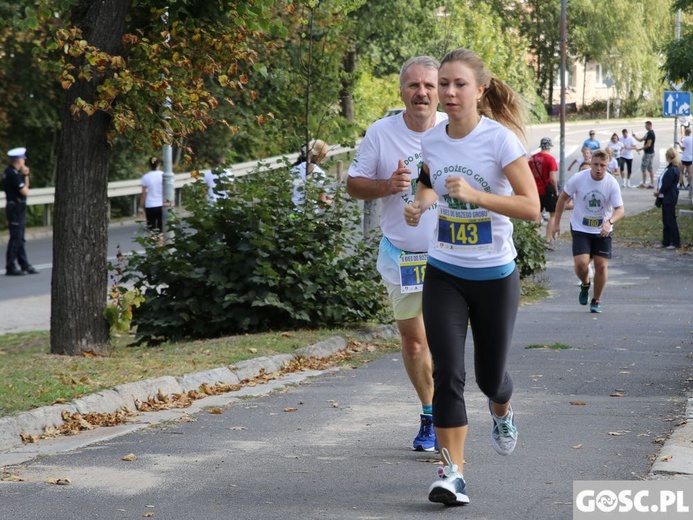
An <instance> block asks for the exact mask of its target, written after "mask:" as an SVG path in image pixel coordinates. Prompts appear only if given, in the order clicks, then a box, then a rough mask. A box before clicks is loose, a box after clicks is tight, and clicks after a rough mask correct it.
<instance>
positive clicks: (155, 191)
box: [140, 170, 164, 208]
mask: <svg viewBox="0 0 693 520" xmlns="http://www.w3.org/2000/svg"><path fill="white" fill-rule="evenodd" d="M140 185H141V186H144V187H145V188H147V194H146V195H145V197H144V207H145V208H159V207H161V206H163V205H164V172H162V171H161V170H152V171H149V172H147V173H145V174H144V175H143V176H142V180H141V181H140Z"/></svg>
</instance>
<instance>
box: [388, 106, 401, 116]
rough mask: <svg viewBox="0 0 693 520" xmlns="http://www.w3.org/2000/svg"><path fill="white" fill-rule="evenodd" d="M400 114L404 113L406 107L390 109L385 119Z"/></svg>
mask: <svg viewBox="0 0 693 520" xmlns="http://www.w3.org/2000/svg"><path fill="white" fill-rule="evenodd" d="M400 112H404V107H398V108H389V109H388V110H386V111H385V115H384V116H383V117H390V116H396V115H397V114H399V113H400Z"/></svg>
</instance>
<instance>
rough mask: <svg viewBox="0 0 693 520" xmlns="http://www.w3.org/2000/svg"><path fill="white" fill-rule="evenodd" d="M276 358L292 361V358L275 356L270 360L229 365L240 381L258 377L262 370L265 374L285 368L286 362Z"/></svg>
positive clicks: (252, 360) (255, 360) (260, 359)
mask: <svg viewBox="0 0 693 520" xmlns="http://www.w3.org/2000/svg"><path fill="white" fill-rule="evenodd" d="M275 358H281V359H287V360H288V359H291V358H292V356H290V355H288V354H287V355H286V356H273V358H269V357H266V356H263V357H259V358H255V359H248V360H246V361H241V362H240V363H238V364H236V365H229V370H231V371H232V372H233V373H235V374H236V376H237V377H238V379H239V380H241V381H242V380H243V379H250V378H253V377H255V376H257V375H258V374H259V373H260V371H261V370H263V369H264V371H265V372H268V373H269V372H275V371H277V370H279V369H280V368H282V367H283V365H284V361H281V362H280V361H279V360H278V359H275Z"/></svg>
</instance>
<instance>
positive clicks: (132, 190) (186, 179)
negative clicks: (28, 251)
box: [0, 143, 358, 226]
mask: <svg viewBox="0 0 693 520" xmlns="http://www.w3.org/2000/svg"><path fill="white" fill-rule="evenodd" d="M357 144H358V143H357ZM355 150H356V148H355V147H347V146H335V147H333V148H331V149H330V151H329V152H328V154H327V156H328V157H333V156H335V155H342V154H351V153H352V152H354V151H355ZM296 159H298V153H291V154H287V155H278V156H276V157H268V158H266V159H260V160H257V161H247V162H242V163H238V164H233V165H231V166H229V167H228V168H229V169H230V170H231V173H232V174H233V176H234V177H242V176H244V175H248V174H249V173H251V172H253V171H255V170H257V169H258V168H266V169H269V170H275V169H278V168H280V167H281V166H284V165H285V164H286V163H287V161H288V162H289V164H293V162H294V161H296ZM208 171H210V170H209V169H207V170H199V173H200V177H203V176H204V174H205V173H206V172H208ZM340 173H341V172H338V175H339V174H340ZM194 181H195V178H194V177H193V176H192V175H191V172H186V173H177V174H175V176H174V189H175V190H176V201H177V202H180V201H179V197H180V190H181V189H182V188H183V186H185V185H186V184H190V183H191V182H194ZM141 193H142V186H141V185H140V179H128V180H124V181H113V182H109V183H108V199H109V202H110V199H113V198H116V197H133V200H132V204H133V214H134V213H135V210H136V209H137V199H138V197H139V195H140V194H141ZM6 202H7V200H6V197H5V193H4V192H0V208H4V207H5V204H6ZM54 202H55V188H54V187H48V188H31V189H30V190H29V196H28V197H27V205H28V206H44V212H43V221H44V222H43V223H44V225H45V226H50V225H51V208H52V206H53V204H54Z"/></svg>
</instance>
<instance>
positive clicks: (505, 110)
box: [440, 49, 526, 139]
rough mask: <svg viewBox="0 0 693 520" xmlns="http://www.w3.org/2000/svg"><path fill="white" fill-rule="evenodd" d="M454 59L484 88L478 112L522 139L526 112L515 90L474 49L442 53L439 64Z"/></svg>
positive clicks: (453, 60)
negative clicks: (465, 67) (468, 70)
mask: <svg viewBox="0 0 693 520" xmlns="http://www.w3.org/2000/svg"><path fill="white" fill-rule="evenodd" d="M456 61H459V62H462V63H464V64H465V65H466V66H467V67H469V68H470V69H471V70H472V72H473V73H474V77H475V78H476V83H477V85H479V86H483V87H484V91H483V92H482V94H481V99H480V100H479V104H478V106H477V110H478V112H479V114H481V115H483V116H486V117H488V118H491V119H495V120H496V121H498V122H499V123H501V124H502V125H504V126H507V127H508V128H510V129H511V130H512V131H513V132H515V134H517V135H518V137H520V138H522V139H524V138H525V119H526V112H525V107H524V105H523V104H522V103H521V102H520V99H519V97H518V95H517V94H516V93H515V91H514V90H513V89H512V88H510V87H509V86H508V85H507V84H506V83H504V82H503V81H501V80H499V79H498V78H495V77H493V76H492V75H491V73H490V72H489V71H488V69H487V68H486V65H484V62H483V60H482V59H481V57H480V56H479V55H478V54H477V53H476V52H474V51H471V50H469V49H455V50H453V51H450V52H448V53H447V54H446V55H445V57H444V58H443V60H442V61H441V62H440V65H441V66H443V65H444V64H446V63H450V62H456Z"/></svg>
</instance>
